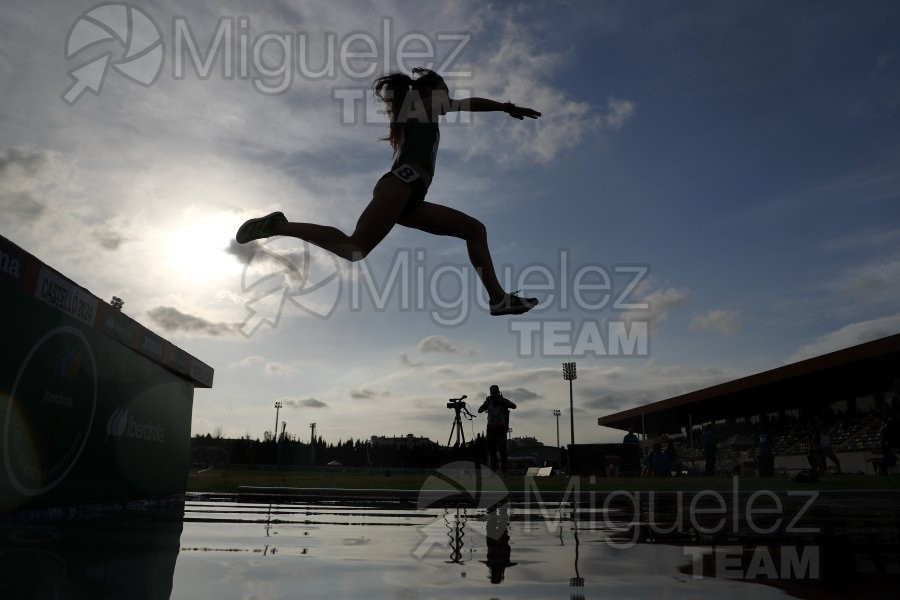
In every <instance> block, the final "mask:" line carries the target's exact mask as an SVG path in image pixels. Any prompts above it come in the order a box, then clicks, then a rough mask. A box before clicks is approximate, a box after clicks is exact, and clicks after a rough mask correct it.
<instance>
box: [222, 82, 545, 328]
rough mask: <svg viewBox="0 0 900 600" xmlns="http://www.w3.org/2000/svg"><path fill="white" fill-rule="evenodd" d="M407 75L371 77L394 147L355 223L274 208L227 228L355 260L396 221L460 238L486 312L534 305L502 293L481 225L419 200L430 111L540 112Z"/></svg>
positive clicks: (427, 177) (430, 135)
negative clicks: (457, 96) (347, 227)
mask: <svg viewBox="0 0 900 600" xmlns="http://www.w3.org/2000/svg"><path fill="white" fill-rule="evenodd" d="M413 73H414V74H416V75H419V77H418V78H416V79H412V78H411V77H409V76H408V75H405V74H402V73H393V74H390V75H385V76H384V77H380V78H379V79H377V80H376V81H375V93H376V94H377V96H378V97H379V98H380V99H381V100H383V101H384V102H385V104H387V108H388V113H389V115H390V119H391V124H390V134H389V135H388V137H387V138H385V139H386V140H387V141H389V142H390V144H391V146H392V147H393V149H394V154H395V157H396V158H395V160H394V164H393V165H392V166H391V170H390V171H389V172H388V173H385V175H384V176H383V177H382V178H381V179H379V180H378V183H376V184H375V189H374V190H373V193H372V200H371V201H370V202H369V205H368V206H367V207H366V208H365V210H364V211H363V213H362V215H361V216H360V217H359V220H358V221H357V223H356V229H355V230H354V231H353V233H352V234H351V235H346V234H345V233H343V232H342V231H340V230H339V229H336V228H334V227H327V226H323V225H316V224H313V223H291V222H288V220H287V218H286V217H285V216H284V215H283V214H282V213H280V212H274V213H272V214H269V215H266V216H265V217H260V218H257V219H250V220H249V221H247V222H246V223H244V224H243V225H241V227H240V229H238V232H237V235H236V236H235V237H236V239H237V241H238V242H239V243H241V244H244V243H247V242H249V241H251V240H256V239H259V238H265V237H269V236H272V235H286V236H291V237H296V238H300V239H302V240H306V241H307V242H309V243H311V244H315V245H316V246H319V247H320V248H324V249H325V250H328V251H330V252H332V253H334V254H336V255H338V256H340V257H341V258H344V259H346V260H350V261H358V260H362V259H363V258H365V257H366V256H367V255H368V254H369V252H371V251H372V249H374V248H375V247H376V246H377V245H378V244H379V243H380V242H381V240H383V239H384V238H385V236H387V234H388V233H389V232H390V230H391V229H392V228H393V227H394V225H397V224H399V225H403V226H404V227H411V228H413V229H419V230H421V231H425V232H427V233H431V234H434V235H441V236H453V237H457V238H461V239H463V240H465V242H466V247H467V249H468V252H469V260H470V261H471V263H472V266H473V267H475V270H476V272H477V273H478V276H479V277H480V278H481V282H482V284H483V285H484V287H485V290H486V291H487V293H488V297H489V299H490V304H491V314H492V315H516V314H522V313H524V312H527V311H529V310H531V309H532V308H534V306H536V305H537V303H538V301H537V300H536V299H535V298H522V297H519V296H517V295H516V294H515V293H507V292H506V291H505V290H504V289H503V287H502V286H501V285H500V282H499V280H498V279H497V275H496V273H495V271H494V265H493V261H492V259H491V254H490V250H489V249H488V242H487V231H486V229H485V227H484V225H483V224H482V223H481V222H480V221H478V220H477V219H474V218H473V217H470V216H469V215H467V214H465V213H463V212H460V211H458V210H455V209H453V208H449V207H447V206H442V205H440V204H434V203H431V202H426V201H425V195H426V193H427V192H428V187H429V186H430V185H431V179H432V177H433V176H434V165H435V160H436V158H437V148H438V143H439V140H440V131H439V130H438V123H437V118H438V117H439V116H440V115H443V114H445V113H446V112H448V111H473V112H486V111H498V112H499V111H502V112H505V113H507V114H508V115H509V116H511V117H513V118H515V119H519V120H522V119H524V118H525V117H528V118H530V119H536V118H538V117H540V116H541V113H539V112H537V111H535V110H532V109H530V108H524V107H520V106H516V105H515V104H513V103H511V102H507V103H505V104H504V103H501V102H496V101H494V100H488V99H486V98H466V99H463V100H453V99H451V98H450V96H449V93H448V88H447V84H446V83H444V79H443V78H442V77H441V76H440V75H438V74H437V73H435V72H434V71H429V70H427V69H413Z"/></svg>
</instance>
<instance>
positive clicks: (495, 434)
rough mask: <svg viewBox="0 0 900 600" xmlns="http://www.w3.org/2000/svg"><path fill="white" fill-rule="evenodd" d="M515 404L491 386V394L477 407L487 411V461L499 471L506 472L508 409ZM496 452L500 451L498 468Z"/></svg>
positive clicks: (498, 389)
mask: <svg viewBox="0 0 900 600" xmlns="http://www.w3.org/2000/svg"><path fill="white" fill-rule="evenodd" d="M511 408H513V409H514V408H516V405H515V404H513V403H512V402H510V401H509V400H507V399H506V398H504V397H503V395H502V394H501V393H500V388H499V387H497V386H496V385H492V386H491V395H490V396H488V397H487V398H485V400H484V403H483V404H482V405H481V406H480V407H478V412H480V413H483V412H487V414H488V422H487V431H486V435H487V447H488V462H489V464H490V467H491V469H493V470H494V471H497V472H499V473H505V472H506V433H507V430H508V429H509V409H511ZM497 452H499V453H500V464H499V466H500V469H499V470H498V469H497V466H498V465H497Z"/></svg>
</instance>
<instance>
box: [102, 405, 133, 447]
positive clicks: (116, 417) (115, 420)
mask: <svg viewBox="0 0 900 600" xmlns="http://www.w3.org/2000/svg"><path fill="white" fill-rule="evenodd" d="M127 426H128V407H127V406H126V407H124V408H117V409H116V410H114V411H113V414H112V415H110V417H109V421H107V422H106V439H107V441H109V437H110V436H112V437H122V436H123V435H125V428H126V427H127Z"/></svg>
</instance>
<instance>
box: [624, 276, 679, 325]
mask: <svg viewBox="0 0 900 600" xmlns="http://www.w3.org/2000/svg"><path fill="white" fill-rule="evenodd" d="M640 291H641V292H642V294H641V297H640V298H639V299H637V300H634V301H633V302H634V303H635V304H643V303H646V304H647V305H648V307H647V309H646V310H637V309H636V310H631V311H628V312H627V313H625V314H624V315H622V318H623V319H625V320H626V321H646V322H647V323H649V325H650V330H651V331H653V330H654V329H655V328H656V327H658V326H659V324H660V323H661V322H663V321H665V320H666V319H668V317H669V312H670V311H671V310H674V309H676V308H679V307H681V306H684V305H685V304H687V303H689V302H690V301H691V293H690V291H689V290H687V289H678V288H671V287H670V288H666V289H657V290H650V289H649V285H648V286H642V289H641V290H640Z"/></svg>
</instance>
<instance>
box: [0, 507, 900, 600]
mask: <svg viewBox="0 0 900 600" xmlns="http://www.w3.org/2000/svg"><path fill="white" fill-rule="evenodd" d="M393 492H395V491H394V490H384V491H379V490H357V491H355V492H352V493H350V492H348V491H343V492H342V493H340V494H335V495H333V496H330V497H329V496H324V495H323V494H324V491H323V490H287V489H252V490H246V491H243V492H242V493H240V494H188V495H186V496H181V497H176V498H170V499H165V500H156V501H142V502H131V503H119V504H113V505H101V506H98V505H92V506H90V507H82V508H81V509H75V508H55V509H40V510H32V511H18V512H17V513H15V515H16V516H15V517H9V516H7V518H6V520H5V521H4V522H0V597H3V598H118V597H127V598H363V597H364V598H404V599H405V598H416V599H418V598H535V599H538V598H541V599H543V598H598V597H608V596H615V597H622V598H652V597H673V598H681V597H683V598H696V597H723V596H734V597H739V598H776V597H786V596H792V597H800V598H841V597H855V598H860V597H862V598H880V597H891V596H892V593H893V592H892V590H895V589H896V586H897V584H898V583H900V568H898V567H900V552H898V549H900V545H898V523H900V520H898V518H900V509H898V508H897V506H898V503H897V499H898V498H897V496H896V494H894V493H891V492H873V493H869V494H849V493H847V492H835V493H829V492H820V493H817V494H815V496H813V495H811V494H788V493H787V492H779V493H774V492H773V493H772V495H766V497H765V498H762V496H760V495H757V496H755V497H753V494H755V492H753V493H749V492H741V493H740V494H739V495H738V497H737V498H732V497H730V494H731V491H729V490H724V491H722V492H714V491H705V492H691V493H687V494H685V495H679V494H680V493H678V492H667V493H659V494H652V495H651V494H648V493H640V492H624V491H622V492H605V493H593V492H590V493H585V492H578V493H574V492H572V491H571V490H570V491H568V492H559V493H545V494H534V493H533V491H528V490H525V491H522V492H510V493H508V494H500V495H498V494H496V493H494V492H491V493H488V494H483V495H479V494H475V495H472V494H471V493H470V492H462V493H460V494H455V495H446V494H445V495H444V496H443V499H442V498H441V494H435V493H429V494H426V495H425V496H424V499H423V498H416V497H414V496H413V495H410V494H406V493H404V494H396V493H393ZM717 494H718V496H717ZM465 495H469V498H468V500H467V501H466V500H465V499H464V496H465ZM776 499H777V501H776ZM721 502H724V503H725V504H724V508H723V505H722V504H721ZM488 504H489V506H488ZM692 505H693V510H692V511H687V510H679V506H684V507H685V508H688V507H691V506H692ZM748 507H749V510H750V511H751V513H750V514H751V516H750V518H749V519H748V512H747V509H748Z"/></svg>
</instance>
